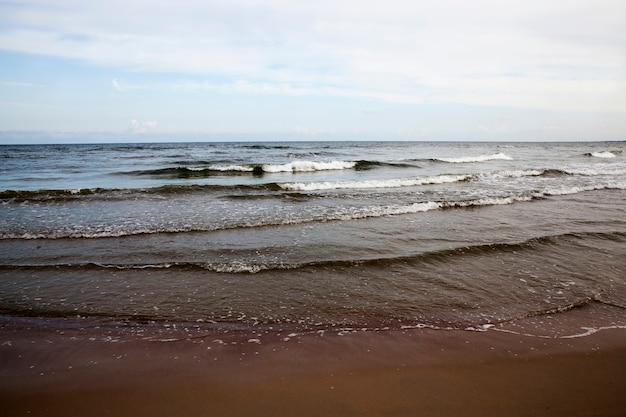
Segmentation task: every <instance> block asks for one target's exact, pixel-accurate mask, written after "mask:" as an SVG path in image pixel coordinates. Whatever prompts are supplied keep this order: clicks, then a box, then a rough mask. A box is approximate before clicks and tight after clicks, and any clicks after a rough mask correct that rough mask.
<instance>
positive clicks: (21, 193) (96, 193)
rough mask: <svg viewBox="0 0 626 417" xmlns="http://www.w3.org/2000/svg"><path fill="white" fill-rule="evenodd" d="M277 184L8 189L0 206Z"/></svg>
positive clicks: (1, 194)
mask: <svg viewBox="0 0 626 417" xmlns="http://www.w3.org/2000/svg"><path fill="white" fill-rule="evenodd" d="M280 190H282V188H281V187H280V186H279V185H278V184H276V183H265V184H255V185H214V184H210V185H198V184H188V185H163V186H159V187H150V188H80V189H74V190H5V191H0V204H7V203H23V202H27V201H36V202H57V201H72V200H79V199H80V200H82V199H89V200H98V199H100V200H110V201H113V200H125V199H128V198H131V197H132V198H137V197H141V196H148V197H149V196H166V195H174V194H186V193H207V192H215V191H225V192H228V191H253V192H254V191H280Z"/></svg>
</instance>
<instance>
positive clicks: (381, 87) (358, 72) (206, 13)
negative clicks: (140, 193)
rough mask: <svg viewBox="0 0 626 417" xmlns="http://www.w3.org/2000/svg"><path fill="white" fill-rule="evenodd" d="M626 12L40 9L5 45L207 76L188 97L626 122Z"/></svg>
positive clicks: (349, 0)
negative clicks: (583, 115) (331, 100)
mask: <svg viewBox="0 0 626 417" xmlns="http://www.w3.org/2000/svg"><path fill="white" fill-rule="evenodd" d="M139 15H140V16H141V19H136V16H139ZM625 15H626V3H625V2H623V1H622V0H553V1H550V2H546V1H544V0H527V1H525V2H517V1H515V2H513V1H494V0H475V1H472V2H467V1H461V0H457V1H455V0H441V1H438V2H415V1H408V0H406V1H403V0H388V1H386V2H384V3H380V2H377V1H376V2H375V1H363V0H362V1H356V0H343V1H340V2H337V1H335V0H319V1H316V2H293V1H286V0H264V1H251V0H231V1H229V2H218V1H205V0H202V1H201V0H188V1H185V2H184V3H183V4H178V3H172V2H170V1H164V0H152V1H148V0H143V1H140V0H137V1H126V0H125V1H121V0H109V1H106V2H105V1H92V2H83V1H79V0H58V1H56V2H55V3H54V6H51V5H50V2H48V1H44V0H33V1H31V2H29V5H28V6H20V7H12V6H11V5H6V4H5V5H4V6H0V16H3V17H2V18H0V24H1V23H2V22H3V21H5V22H6V21H8V22H10V23H11V24H10V25H5V29H4V30H3V31H2V32H1V33H0V49H6V50H13V51H20V52H27V53H32V54H45V55H55V56H60V57H66V58H72V59H79V60H83V61H87V62H89V63H91V64H96V65H103V66H107V67H113V68H119V69H121V70H124V71H129V70H130V71H135V72H137V73H145V72H151V73H171V74H179V75H181V78H187V79H192V80H195V81H190V82H188V83H187V86H182V85H181V83H177V84H174V85H171V86H170V88H178V89H181V90H184V89H196V90H197V89H204V90H208V91H214V92H219V93H222V94H272V95H289V96H305V95H324V96H336V97H352V98H367V99H374V100H382V101H389V102H402V103H462V104H472V105H485V106H510V107H521V108H533V109H535V108H536V109H549V110H577V111H578V110H580V111H594V112H597V111H604V112H624V111H626V90H625V87H624V86H625V85H626V28H625V26H624V24H623V19H622V17H623V16H625ZM204 80H208V81H204ZM242 80H244V81H242ZM112 85H113V87H114V88H115V89H116V90H118V91H128V90H129V89H132V88H139V86H130V85H128V86H127V85H126V84H122V83H120V82H119V81H118V80H117V79H113V81H112ZM144 87H145V86H144ZM160 87H161V88H163V87H165V86H164V85H161V86H160Z"/></svg>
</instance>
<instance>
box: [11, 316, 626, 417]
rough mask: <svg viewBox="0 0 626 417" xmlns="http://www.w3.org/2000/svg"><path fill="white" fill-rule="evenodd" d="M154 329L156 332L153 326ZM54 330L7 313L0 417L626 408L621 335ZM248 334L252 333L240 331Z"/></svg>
mask: <svg viewBox="0 0 626 417" xmlns="http://www.w3.org/2000/svg"><path fill="white" fill-rule="evenodd" d="M150 332H153V333H152V334H151V333H150ZM202 332H203V330H196V331H195V333H193V334H191V333H189V330H188V329H184V330H183V329H177V330H172V331H171V332H170V333H169V334H168V337H167V338H164V337H163V336H162V335H157V334H156V333H154V331H152V330H148V331H144V332H143V333H142V337H138V336H137V335H136V334H135V335H129V334H128V332H122V331H117V330H111V329H108V330H107V329H103V328H99V329H91V330H86V329H81V328H66V329H62V330H59V329H58V328H57V329H51V328H46V327H42V326H38V325H33V324H32V323H30V324H27V323H24V322H20V321H17V322H16V321H10V320H5V321H3V324H2V329H1V333H0V335H1V338H2V343H1V346H0V365H1V367H0V374H1V378H0V381H1V382H0V406H1V408H2V410H4V411H3V415H6V416H22V415H24V416H25V415H30V416H33V415H41V416H44V415H45V416H84V415H90V416H105V415H115V416H174V415H175V416H185V415H189V416H198V415H203V416H246V415H250V416H253V415H254V416H459V415H464V416H489V415H494V416H496V415H499V416H503V415H506V416H569V417H572V416H621V415H623V414H624V412H625V411H626V398H625V397H624V395H623V393H624V392H626V332H625V331H624V330H623V329H607V330H603V331H599V332H597V333H594V334H591V335H588V336H585V337H576V338H565V339H563V338H550V337H545V338H544V337H529V336H522V335H518V334H511V333H506V332H502V331H498V330H494V329H490V330H488V331H483V332H477V331H462V330H432V329H407V330H396V331H379V332H375V331H370V332H360V331H354V332H343V333H339V334H338V333H332V334H328V333H327V334H322V333H315V334H305V335H294V334H280V333H276V334H275V337H274V338H273V339H271V340H268V339H270V338H265V340H264V341H263V342H262V343H259V341H258V340H256V339H254V338H251V339H247V340H245V337H243V336H244V335H243V334H229V333H222V334H221V335H216V334H210V333H206V332H205V333H202ZM246 337H247V336H246Z"/></svg>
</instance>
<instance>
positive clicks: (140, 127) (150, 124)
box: [128, 119, 157, 133]
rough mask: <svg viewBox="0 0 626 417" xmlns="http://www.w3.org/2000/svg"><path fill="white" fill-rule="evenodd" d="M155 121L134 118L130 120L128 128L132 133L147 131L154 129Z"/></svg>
mask: <svg viewBox="0 0 626 417" xmlns="http://www.w3.org/2000/svg"><path fill="white" fill-rule="evenodd" d="M156 127H157V122H156V121H139V120H135V119H131V120H130V126H129V128H128V129H129V130H130V132H132V133H148V132H151V131H153V130H154V129H156Z"/></svg>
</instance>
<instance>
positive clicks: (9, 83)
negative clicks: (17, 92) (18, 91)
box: [0, 81, 41, 88]
mask: <svg viewBox="0 0 626 417" xmlns="http://www.w3.org/2000/svg"><path fill="white" fill-rule="evenodd" d="M0 85H3V86H5V87H21V88H35V87H41V84H34V83H23V82H18V81H0Z"/></svg>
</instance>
